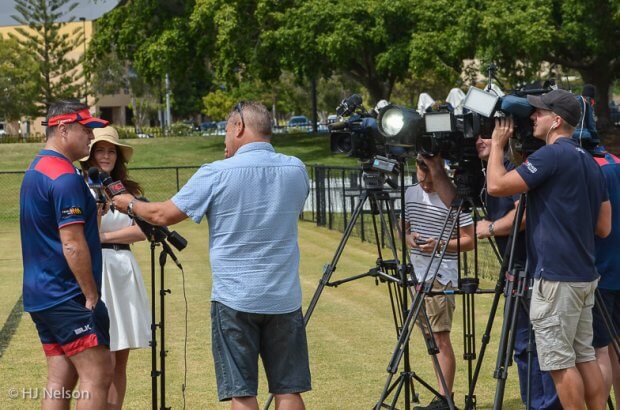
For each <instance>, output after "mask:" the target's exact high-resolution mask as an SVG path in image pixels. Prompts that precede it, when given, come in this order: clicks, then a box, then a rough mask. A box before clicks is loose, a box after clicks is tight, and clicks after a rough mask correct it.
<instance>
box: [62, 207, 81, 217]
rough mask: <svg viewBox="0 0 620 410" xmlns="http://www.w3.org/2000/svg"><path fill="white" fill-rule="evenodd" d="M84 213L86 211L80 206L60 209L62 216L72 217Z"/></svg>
mask: <svg viewBox="0 0 620 410" xmlns="http://www.w3.org/2000/svg"><path fill="white" fill-rule="evenodd" d="M83 214H84V212H83V211H82V208H80V207H79V206H70V207H69V208H63V210H62V211H60V215H61V216H62V218H70V217H72V216H76V215H83Z"/></svg>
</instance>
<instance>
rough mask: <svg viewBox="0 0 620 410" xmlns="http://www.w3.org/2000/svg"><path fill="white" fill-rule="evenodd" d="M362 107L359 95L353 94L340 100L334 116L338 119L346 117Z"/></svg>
mask: <svg viewBox="0 0 620 410" xmlns="http://www.w3.org/2000/svg"><path fill="white" fill-rule="evenodd" d="M360 105H362V97H361V96H360V95H359V94H353V95H351V96H350V97H348V98H345V99H344V100H342V102H341V103H340V105H339V106H338V107H337V108H336V114H338V115H339V116H340V117H348V116H349V115H351V114H353V113H354V112H355V109H356V108H357V107H359V106H360Z"/></svg>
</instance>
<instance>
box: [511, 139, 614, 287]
mask: <svg viewBox="0 0 620 410" xmlns="http://www.w3.org/2000/svg"><path fill="white" fill-rule="evenodd" d="M517 172H518V173H519V175H521V177H522V178H523V179H524V180H525V183H526V184H527V186H528V187H529V192H528V200H527V221H526V234H527V237H528V243H527V255H528V257H529V258H530V266H533V267H534V277H535V278H537V279H538V278H541V277H542V278H544V279H547V280H553V281H560V282H589V281H593V280H595V279H597V278H598V277H599V275H598V273H597V271H596V267H595V265H594V258H595V248H594V231H595V229H596V223H597V221H598V215H599V211H600V208H601V203H602V202H604V201H606V200H607V199H608V195H607V187H606V186H605V178H604V176H603V173H602V171H601V169H600V167H599V166H598V164H597V163H596V162H595V161H594V159H593V158H592V156H591V155H590V154H589V153H588V152H586V151H585V150H583V149H582V148H581V147H580V146H579V145H578V144H577V142H575V141H573V140H572V139H570V138H565V137H562V138H558V139H557V140H556V141H555V142H554V143H553V144H551V145H545V146H544V147H542V148H540V149H539V150H538V151H536V152H535V153H533V154H532V155H530V156H529V158H528V159H527V161H525V162H524V163H523V164H521V165H520V166H519V167H518V168H517Z"/></svg>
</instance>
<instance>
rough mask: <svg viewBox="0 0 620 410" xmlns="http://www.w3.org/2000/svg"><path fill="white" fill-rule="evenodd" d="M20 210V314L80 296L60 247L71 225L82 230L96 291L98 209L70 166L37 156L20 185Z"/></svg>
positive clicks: (55, 156) (53, 156) (58, 157)
mask: <svg viewBox="0 0 620 410" xmlns="http://www.w3.org/2000/svg"><path fill="white" fill-rule="evenodd" d="M19 208H20V214H19V222H20V228H21V242H22V256H23V263H24V284H23V292H24V297H23V300H24V310H25V311H26V312H36V311H40V310H44V309H48V308H50V307H52V306H55V305H58V304H60V303H62V302H64V301H66V300H69V299H71V298H73V297H75V296H77V295H79V294H81V289H80V287H79V285H78V283H77V280H76V279H75V276H74V274H73V272H72V271H71V269H70V268H69V265H68V264H67V261H66V259H65V257H64V254H63V252H62V244H61V241H60V228H62V227H64V226H67V225H70V224H83V225H84V235H85V237H86V242H87V243H88V248H89V250H90V257H91V263H92V271H93V275H94V278H95V282H96V283H97V288H98V289H99V291H100V290H101V243H100V242H99V230H98V227H97V206H96V203H95V200H94V199H93V196H92V195H91V193H90V190H89V189H88V186H87V185H86V183H85V182H84V179H83V178H82V176H81V175H80V172H79V171H78V170H77V169H76V168H75V167H74V166H73V164H72V163H71V161H70V160H69V159H67V158H66V157H65V156H63V155H62V154H59V153H57V152H55V151H50V150H42V151H41V152H39V154H38V155H37V156H36V157H35V159H34V161H32V163H31V164H30V166H29V167H28V169H27V170H26V173H25V176H24V180H23V181H22V186H21V190H20V198H19Z"/></svg>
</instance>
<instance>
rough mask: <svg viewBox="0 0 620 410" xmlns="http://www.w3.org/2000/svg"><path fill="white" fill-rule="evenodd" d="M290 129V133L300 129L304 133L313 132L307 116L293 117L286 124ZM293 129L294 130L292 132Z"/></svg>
mask: <svg viewBox="0 0 620 410" xmlns="http://www.w3.org/2000/svg"><path fill="white" fill-rule="evenodd" d="M286 125H287V126H288V128H289V131H295V130H294V129H295V128H299V129H301V130H302V131H306V132H311V131H312V123H311V122H310V120H309V119H308V117H306V116H305V115H296V116H294V117H291V119H290V120H288V123H287V124H286ZM291 128H293V129H292V130H291Z"/></svg>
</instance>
